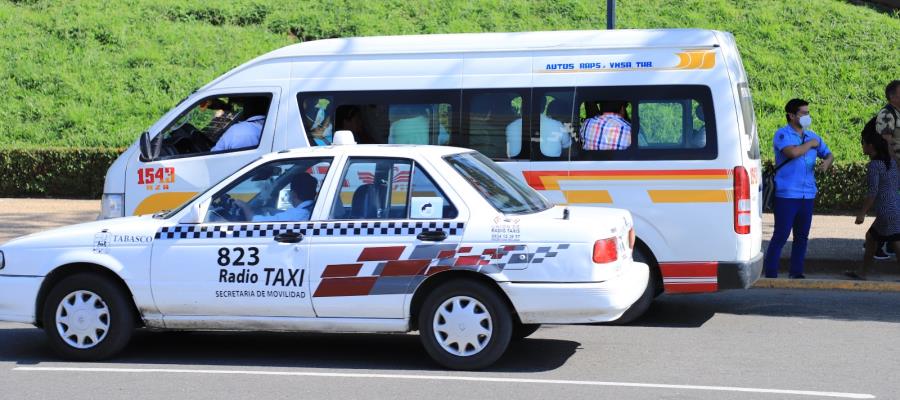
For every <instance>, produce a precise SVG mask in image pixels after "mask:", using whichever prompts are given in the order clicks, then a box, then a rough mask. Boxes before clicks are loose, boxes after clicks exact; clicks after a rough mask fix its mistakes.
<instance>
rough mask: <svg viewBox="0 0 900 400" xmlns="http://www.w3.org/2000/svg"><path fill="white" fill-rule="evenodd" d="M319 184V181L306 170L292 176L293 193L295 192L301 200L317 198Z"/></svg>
mask: <svg viewBox="0 0 900 400" xmlns="http://www.w3.org/2000/svg"><path fill="white" fill-rule="evenodd" d="M318 186H319V181H317V180H316V178H313V176H312V175H310V174H308V173H306V172H301V173H298V174H297V175H294V176H293V177H291V193H293V194H295V195H296V196H297V197H298V198H299V199H300V200H303V201H306V200H313V199H315V198H316V189H317V188H318Z"/></svg>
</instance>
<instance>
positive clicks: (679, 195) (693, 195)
mask: <svg viewBox="0 0 900 400" xmlns="http://www.w3.org/2000/svg"><path fill="white" fill-rule="evenodd" d="M647 194H649V195H650V200H651V201H653V202H654V203H727V202H729V201H731V200H730V199H729V197H731V196H729V193H728V191H727V190H648V191H647Z"/></svg>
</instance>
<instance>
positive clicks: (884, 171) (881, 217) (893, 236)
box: [844, 130, 900, 279]
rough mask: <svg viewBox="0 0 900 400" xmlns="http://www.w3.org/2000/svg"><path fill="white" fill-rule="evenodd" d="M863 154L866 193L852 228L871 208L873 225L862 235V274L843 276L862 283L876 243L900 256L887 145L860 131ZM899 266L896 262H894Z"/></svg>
mask: <svg viewBox="0 0 900 400" xmlns="http://www.w3.org/2000/svg"><path fill="white" fill-rule="evenodd" d="M862 148H863V153H865V154H866V155H867V156H869V165H868V168H867V171H866V177H867V181H868V191H867V194H866V199H865V201H864V202H863V206H862V209H861V210H859V214H857V215H856V224H857V225H860V224H862V223H863V221H864V220H865V218H866V213H868V212H869V209H871V208H872V207H873V206H874V207H875V215H876V216H875V222H874V223H872V227H871V228H869V230H868V231H867V232H866V244H865V249H866V250H865V254H864V255H863V266H862V271H860V272H856V271H846V272H844V274H845V275H847V276H849V277H851V278H854V279H866V273H867V272H868V270H869V267H871V266H872V262H873V261H872V260H873V256H874V255H875V251H876V248H877V247H878V243H879V242H887V243H888V244H889V245H890V246H891V248H892V249H894V251H895V252H898V254H900V196H898V194H897V190H898V188H900V182H898V180H900V172H898V170H897V163H896V162H895V161H894V157H892V156H891V152H890V151H889V149H888V143H887V141H886V140H885V139H884V138H883V137H882V136H881V135H878V134H877V133H874V132H867V131H865V130H864V131H863V134H862ZM898 262H900V260H898Z"/></svg>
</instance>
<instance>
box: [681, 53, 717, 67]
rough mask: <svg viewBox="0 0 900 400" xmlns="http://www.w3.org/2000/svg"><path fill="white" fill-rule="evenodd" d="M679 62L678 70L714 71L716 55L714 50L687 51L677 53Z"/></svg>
mask: <svg viewBox="0 0 900 400" xmlns="http://www.w3.org/2000/svg"><path fill="white" fill-rule="evenodd" d="M675 54H677V55H678V58H679V60H680V61H679V62H678V65H676V66H675V68H677V69H712V68H713V67H715V66H716V53H715V52H714V51H712V50H701V51H685V52H681V53H675Z"/></svg>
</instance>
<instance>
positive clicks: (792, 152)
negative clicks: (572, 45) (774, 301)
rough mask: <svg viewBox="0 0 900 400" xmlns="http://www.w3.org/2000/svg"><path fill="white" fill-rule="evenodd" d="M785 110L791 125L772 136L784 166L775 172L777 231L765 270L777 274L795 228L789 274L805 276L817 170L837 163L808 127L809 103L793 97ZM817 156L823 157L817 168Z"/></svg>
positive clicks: (779, 162) (779, 163)
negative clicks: (782, 252)
mask: <svg viewBox="0 0 900 400" xmlns="http://www.w3.org/2000/svg"><path fill="white" fill-rule="evenodd" d="M784 112H785V114H786V115H785V117H786V119H787V122H788V124H787V125H785V126H783V127H781V128H780V129H778V130H777V131H775V137H774V139H773V148H774V150H775V165H776V166H781V168H779V169H778V171H777V172H776V174H775V231H774V233H773V234H772V240H771V241H770V242H769V249H768V250H767V251H766V258H765V273H766V277H767V278H777V277H778V260H779V259H780V258H781V248H782V247H784V244H785V243H786V242H787V239H788V236H790V234H791V231H793V233H794V243H793V244H792V246H791V269H790V272H789V276H790V277H791V278H796V279H803V278H805V277H804V276H803V261H804V259H805V258H806V243H807V240H808V237H809V227H810V224H811V223H812V214H813V202H814V201H815V199H816V191H817V188H816V176H815V170H816V169H818V170H819V171H821V172H825V171H827V170H828V169H829V168H830V167H831V164H832V163H833V162H834V155H832V154H831V150H829V149H828V146H827V145H826V144H825V141H824V140H822V138H821V137H819V135H817V134H816V133H815V132H813V131H811V130H809V129H808V128H809V126H810V125H811V124H812V117H810V115H809V103H808V102H806V101H805V100H801V99H792V100H791V101H788V103H787V105H785V106H784ZM816 158H821V159H823V161H822V163H821V164H820V165H819V167H818V168H816Z"/></svg>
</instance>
